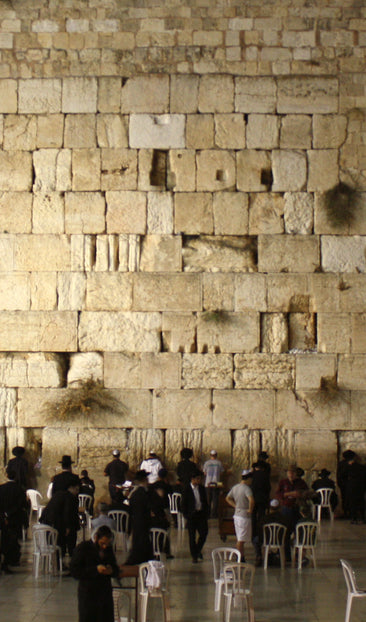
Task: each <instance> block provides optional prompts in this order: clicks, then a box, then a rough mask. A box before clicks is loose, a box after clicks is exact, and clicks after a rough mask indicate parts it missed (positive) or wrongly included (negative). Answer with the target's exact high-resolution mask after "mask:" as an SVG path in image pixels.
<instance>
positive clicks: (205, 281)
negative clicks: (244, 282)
mask: <svg viewBox="0 0 366 622" xmlns="http://www.w3.org/2000/svg"><path fill="white" fill-rule="evenodd" d="M202 286H203V308H204V309H206V310H207V309H211V310H213V309H223V310H225V311H234V276H233V275H228V274H221V273H219V272H218V273H216V274H212V273H208V274H203V276H202Z"/></svg>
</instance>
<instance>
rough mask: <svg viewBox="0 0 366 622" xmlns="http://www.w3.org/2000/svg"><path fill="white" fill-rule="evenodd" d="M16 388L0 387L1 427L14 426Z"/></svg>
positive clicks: (15, 422) (15, 417)
mask: <svg viewBox="0 0 366 622" xmlns="http://www.w3.org/2000/svg"><path fill="white" fill-rule="evenodd" d="M17 423H18V422H17V416H16V390H15V389H5V388H1V389H0V425H1V427H2V428H4V427H5V426H6V427H8V426H16V425H17Z"/></svg>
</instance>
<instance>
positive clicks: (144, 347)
mask: <svg viewBox="0 0 366 622" xmlns="http://www.w3.org/2000/svg"><path fill="white" fill-rule="evenodd" d="M160 330H161V316H160V314H159V313H130V312H128V311H127V312H95V311H85V312H82V313H81V316H80V321H79V349H80V351H81V352H89V351H99V352H100V351H104V350H105V351H107V352H121V351H122V350H127V351H131V352H134V351H136V352H159V350H160Z"/></svg>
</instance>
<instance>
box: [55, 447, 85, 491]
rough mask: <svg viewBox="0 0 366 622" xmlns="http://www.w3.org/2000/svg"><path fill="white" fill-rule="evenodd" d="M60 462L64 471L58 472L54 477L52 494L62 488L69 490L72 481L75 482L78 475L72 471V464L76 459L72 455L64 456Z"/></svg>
mask: <svg viewBox="0 0 366 622" xmlns="http://www.w3.org/2000/svg"><path fill="white" fill-rule="evenodd" d="M60 464H61V468H62V471H61V473H57V475H55V476H54V478H53V486H52V495H54V494H55V493H56V492H59V491H60V490H67V489H68V487H69V485H70V482H74V481H75V477H77V475H75V474H74V473H73V472H72V465H73V464H74V461H73V460H71V456H62V460H60ZM79 485H80V482H79Z"/></svg>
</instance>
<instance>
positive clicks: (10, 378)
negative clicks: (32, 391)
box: [0, 352, 32, 387]
mask: <svg viewBox="0 0 366 622" xmlns="http://www.w3.org/2000/svg"><path fill="white" fill-rule="evenodd" d="M30 356H32V355H29V354H23V353H22V354H13V353H12V354H9V353H8V352H3V353H1V354H0V384H1V386H3V387H28V386H29V380H28V363H29V357H30Z"/></svg>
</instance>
